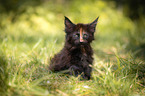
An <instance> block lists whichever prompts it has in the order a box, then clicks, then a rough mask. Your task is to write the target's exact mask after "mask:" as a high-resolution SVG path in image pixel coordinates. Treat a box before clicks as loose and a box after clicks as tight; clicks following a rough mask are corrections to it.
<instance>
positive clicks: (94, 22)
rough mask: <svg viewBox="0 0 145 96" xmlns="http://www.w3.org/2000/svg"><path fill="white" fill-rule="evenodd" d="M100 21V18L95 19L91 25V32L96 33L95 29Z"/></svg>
mask: <svg viewBox="0 0 145 96" xmlns="http://www.w3.org/2000/svg"><path fill="white" fill-rule="evenodd" d="M98 19H99V17H97V19H95V20H94V21H93V22H92V23H90V24H89V26H90V30H91V31H92V32H95V28H96V25H97V23H98Z"/></svg>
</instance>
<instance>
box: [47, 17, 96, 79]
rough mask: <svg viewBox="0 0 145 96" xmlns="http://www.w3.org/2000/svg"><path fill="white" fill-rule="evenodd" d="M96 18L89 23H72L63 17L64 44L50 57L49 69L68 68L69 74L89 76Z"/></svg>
mask: <svg viewBox="0 0 145 96" xmlns="http://www.w3.org/2000/svg"><path fill="white" fill-rule="evenodd" d="M98 18H99V17H98ZM98 18H97V19H96V20H95V21H93V22H92V23H90V24H82V23H79V24H74V23H72V22H71V21H70V20H69V19H68V18H67V17H65V33H66V39H65V45H64V48H63V49H62V50H61V51H60V52H59V53H58V54H56V55H55V56H54V58H52V59H51V63H50V66H49V69H50V70H51V71H52V72H58V71H63V70H69V72H68V73H69V74H70V75H73V74H74V75H76V76H78V75H81V76H82V77H83V78H84V79H88V80H89V79H90V78H91V71H92V67H91V66H90V65H92V63H93V57H92V56H93V50H92V47H91V45H90V43H91V42H92V41H93V40H94V32H95V27H96V24H97V21H98Z"/></svg>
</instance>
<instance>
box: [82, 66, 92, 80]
mask: <svg viewBox="0 0 145 96" xmlns="http://www.w3.org/2000/svg"><path fill="white" fill-rule="evenodd" d="M91 72H92V68H91V67H90V66H87V67H86V68H85V69H84V77H83V78H84V79H87V80H89V79H90V78H91Z"/></svg>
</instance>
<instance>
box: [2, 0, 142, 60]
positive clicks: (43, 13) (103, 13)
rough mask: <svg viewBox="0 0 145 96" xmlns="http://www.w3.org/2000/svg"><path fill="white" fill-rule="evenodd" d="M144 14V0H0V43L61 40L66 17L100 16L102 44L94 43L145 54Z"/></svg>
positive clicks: (82, 20) (76, 20) (86, 20)
mask: <svg viewBox="0 0 145 96" xmlns="http://www.w3.org/2000/svg"><path fill="white" fill-rule="evenodd" d="M144 15H145V6H144V2H143V1H142V0H138V1H136V0H134V1H132V0H120V1H118V0H113V1H110V0H105V1H102V0H85V1H81V0H37V1H36V0H0V34H1V35H0V42H3V40H5V39H8V40H12V42H23V43H24V42H27V43H34V42H36V41H37V40H38V39H40V38H42V39H43V40H48V38H53V37H54V38H55V39H58V40H57V42H62V41H64V35H65V34H64V32H63V30H64V16H67V17H69V18H70V19H71V20H72V21H73V22H74V23H89V22H92V21H93V20H94V19H95V18H97V17H98V16H100V18H99V22H98V25H97V33H96V34H97V35H96V38H97V41H98V42H99V43H96V44H94V46H98V47H99V46H100V48H106V47H109V48H110V46H109V45H110V44H111V46H112V44H113V45H114V46H119V47H120V46H123V47H124V49H125V50H127V51H132V52H135V54H136V55H137V56H144V55H145V51H144V49H145V38H144V37H145V32H144V27H145V23H144V22H145V18H144ZM52 40H53V39H52ZM47 43H49V42H47ZM98 44H100V45H98ZM139 53H140V54H139ZM142 58H144V57H142Z"/></svg>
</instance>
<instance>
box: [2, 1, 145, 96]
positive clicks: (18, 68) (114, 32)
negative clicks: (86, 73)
mask: <svg viewBox="0 0 145 96" xmlns="http://www.w3.org/2000/svg"><path fill="white" fill-rule="evenodd" d="M78 4H79V5H80V6H79V7H76V6H75V5H78ZM89 4H90V5H91V6H98V7H97V8H95V7H91V6H90V5H89V6H88V4H86V3H84V4H82V3H81V2H79V1H74V3H73V4H72V5H71V4H70V6H68V5H64V6H66V7H67V8H68V9H66V10H64V9H63V7H62V6H60V5H59V4H58V5H57V4H53V3H52V2H51V3H50V2H49V3H47V4H43V6H42V5H40V6H37V7H35V9H34V8H32V7H27V10H26V12H25V13H23V14H21V15H20V16H19V17H18V18H17V20H15V21H14V22H11V19H12V17H13V14H14V13H11V14H9V15H7V14H1V18H0V21H1V23H0V32H1V35H0V96H32V95H33V96H38V95H40V96H41V95H44V96H49V95H50V96H59V95H60V96H72V95H78V96H84V95H87V96H96V95H97V96H100V95H103V96H104V95H105V96H114V95H115V96H136V95H139V96H143V95H144V94H145V79H144V77H145V76H144V74H145V71H144V69H145V63H144V59H142V58H144V57H141V58H140V57H136V55H134V54H136V52H137V48H138V47H137V45H140V44H144V41H143V40H144V39H141V38H143V37H140V38H139V34H138V36H137V37H136V33H135V32H136V30H137V27H136V25H135V24H134V22H132V21H131V20H130V19H129V18H127V17H125V16H123V14H121V13H120V12H118V11H116V10H115V9H113V8H111V7H108V5H107V4H106V3H105V2H102V1H98V2H89ZM47 5H49V6H47ZM52 6H55V7H56V9H57V10H55V8H54V7H52ZM62 9H63V10H62ZM90 9H92V11H89V10H90ZM94 11H95V12H94ZM96 12H97V13H96ZM80 13H81V14H80ZM88 13H89V14H88ZM98 14H99V15H101V16H100V18H99V22H98V25H97V32H96V33H95V38H96V40H95V41H94V42H93V43H92V47H93V49H94V64H93V66H92V67H93V72H92V76H93V78H92V79H91V80H89V81H85V80H82V81H81V80H79V77H74V76H66V75H63V74H62V73H51V72H49V71H48V66H49V61H50V58H52V57H53V55H54V54H55V53H57V52H59V50H61V49H62V47H63V45H64V39H65V33H64V32H63V30H64V24H63V23H64V22H63V21H64V20H63V19H64V17H63V16H64V15H67V16H68V17H70V19H72V21H74V22H76V23H78V22H84V23H88V22H91V21H93V20H94V19H95V18H96V16H98ZM58 16H59V18H58ZM143 20H144V19H143ZM140 30H143V27H142V28H140ZM140 32H143V31H140ZM131 38H133V39H131ZM133 40H135V41H136V42H135V43H134V41H133ZM129 46H130V47H129ZM132 48H133V50H131V49H132ZM134 50H136V51H134ZM139 50H140V49H139ZM139 52H140V51H139ZM139 52H138V53H139ZM138 55H139V54H138Z"/></svg>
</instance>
